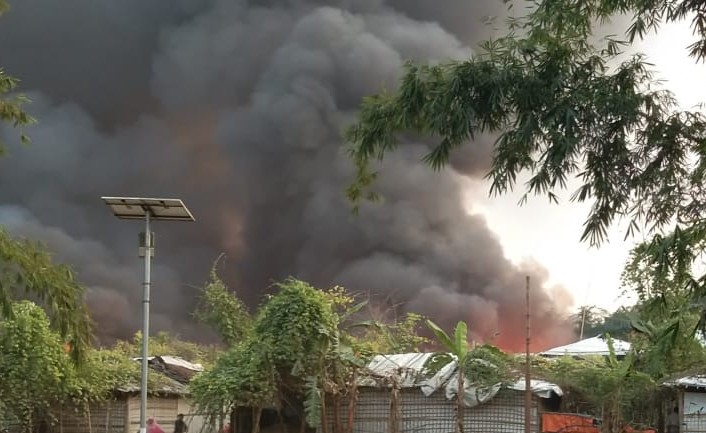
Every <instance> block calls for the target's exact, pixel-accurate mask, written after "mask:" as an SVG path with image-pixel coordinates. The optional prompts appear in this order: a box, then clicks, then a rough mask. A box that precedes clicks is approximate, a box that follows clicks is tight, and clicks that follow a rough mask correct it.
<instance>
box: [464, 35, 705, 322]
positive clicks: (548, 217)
mask: <svg viewBox="0 0 706 433" xmlns="http://www.w3.org/2000/svg"><path fill="white" fill-rule="evenodd" d="M692 39H693V37H692V35H691V30H690V29H689V28H688V26H686V25H684V24H679V23H678V24H670V25H665V26H663V27H662V28H661V29H660V33H659V37H654V36H650V37H648V38H646V39H645V40H644V41H642V42H641V43H639V44H637V47H638V49H639V50H640V51H642V52H643V53H645V54H647V56H648V59H649V60H650V62H651V63H653V64H654V65H655V70H656V71H657V72H658V74H657V77H659V78H661V79H662V80H664V86H665V87H666V88H668V89H669V90H671V91H672V92H673V93H674V94H675V96H676V98H677V99H678V101H679V103H680V104H681V106H682V108H685V109H691V108H693V107H695V106H696V105H698V104H700V103H703V102H706V86H704V77H706V66H704V65H703V64H696V63H695V62H694V61H693V59H691V58H689V57H688V56H687V52H686V49H685V47H686V46H688V45H689V43H690V42H691V40H692ZM575 185H576V184H574V188H573V189H569V192H567V193H565V194H563V196H562V200H561V202H560V204H558V205H556V204H550V203H548V201H547V200H546V199H545V198H543V197H536V198H534V199H531V200H530V201H529V202H528V203H527V204H525V205H523V206H518V201H519V199H520V197H521V196H522V190H521V188H518V189H517V190H516V191H515V192H514V193H513V194H510V195H509V196H506V197H502V198H492V197H488V195H487V194H486V195H485V197H486V198H485V200H482V199H479V197H482V196H483V192H484V191H487V190H488V184H487V183H486V182H479V181H476V182H469V185H468V192H469V197H473V200H472V201H473V205H470V204H469V205H468V206H467V208H468V210H469V212H471V213H478V214H481V215H484V216H485V217H486V218H487V221H488V225H489V226H490V228H491V229H492V230H493V231H495V232H496V233H497V235H498V236H499V238H500V241H501V243H502V245H503V247H504V250H505V254H506V256H507V257H508V258H509V259H510V260H512V261H514V262H517V263H520V262H522V261H524V260H528V259H533V260H535V261H537V262H539V263H541V264H542V265H544V266H545V267H546V268H547V269H548V270H549V276H550V278H549V281H548V284H561V285H563V286H565V287H566V288H567V289H568V290H569V291H570V292H571V294H572V295H573V298H574V304H575V305H576V306H579V305H595V306H598V307H601V308H605V309H607V310H609V311H612V310H615V309H616V308H618V307H620V306H621V305H627V304H630V303H631V302H632V298H631V297H630V296H629V294H623V290H622V289H621V288H620V275H621V272H622V270H623V266H624V264H625V261H626V259H627V257H628V254H629V250H630V248H631V246H632V245H634V243H635V242H636V241H642V240H643V238H642V237H640V238H637V239H635V238H631V239H627V240H626V239H624V237H625V236H624V235H625V228H626V227H625V225H624V224H623V225H622V226H621V225H620V224H618V225H617V226H616V227H613V229H612V230H611V233H610V236H609V238H608V242H607V244H605V245H603V246H601V247H600V248H591V247H589V245H588V244H584V243H580V242H579V238H580V235H581V233H582V230H583V227H582V223H583V221H584V220H585V218H586V216H587V215H588V210H589V205H588V204H587V203H571V202H570V201H569V197H570V196H571V192H572V191H573V190H575ZM470 201H471V200H469V202H470ZM528 226H530V227H531V228H532V229H531V230H527V227H528Z"/></svg>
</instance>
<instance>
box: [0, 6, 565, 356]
mask: <svg viewBox="0 0 706 433" xmlns="http://www.w3.org/2000/svg"><path fill="white" fill-rule="evenodd" d="M432 3H433V7H432ZM12 6H13V9H12V11H11V12H10V13H8V14H7V15H6V16H4V17H3V18H2V19H0V53H2V55H0V64H1V65H2V66H3V67H5V68H6V69H7V70H8V71H9V72H11V73H13V74H15V75H18V76H20V77H22V78H23V88H24V89H25V90H26V91H27V92H28V93H29V95H30V96H31V98H32V99H33V103H32V105H31V106H30V110H31V111H32V113H33V114H34V115H35V116H36V117H37V118H38V119H39V124H38V125H37V126H35V127H32V128H31V129H30V130H29V131H28V133H29V134H30V135H31V137H32V140H33V143H32V144H31V145H30V146H28V147H22V148H20V147H13V148H12V151H11V154H10V156H9V157H7V158H3V159H0V181H1V182H2V184H3V185H4V188H2V189H1V190H0V205H1V206H0V223H2V224H3V225H5V226H6V227H7V228H8V229H9V230H10V231H11V232H12V233H15V234H18V235H24V236H29V237H32V238H36V239H40V240H43V241H44V242H46V243H47V244H48V245H49V246H50V247H51V248H52V249H53V251H55V252H56V254H57V256H58V258H59V259H60V260H62V261H65V262H68V263H70V264H71V265H73V266H74V267H75V268H76V269H77V271H78V273H79V276H80V278H81V280H82V281H83V282H84V283H85V284H86V285H87V286H88V287H89V288H90V293H89V302H90V304H91V307H92V311H93V312H94V316H95V320H96V321H97V322H98V324H99V334H100V335H101V336H102V337H103V338H106V339H108V338H111V337H126V336H129V335H130V334H132V333H133V332H134V331H135V330H136V329H137V327H138V323H139V320H138V316H139V305H140V304H139V301H138V300H139V296H140V295H139V293H140V280H141V274H140V269H141V268H140V262H139V259H138V258H137V247H136V243H137V232H138V231H139V230H140V229H141V226H140V225H139V224H137V223H135V224H128V223H126V222H121V221H118V220H116V219H114V217H112V215H111V214H110V213H109V211H108V209H106V208H105V207H104V206H103V204H102V203H101V202H100V200H99V197H100V196H101V195H146V196H179V197H183V198H184V199H185V201H186V203H187V204H189V206H190V207H191V209H192V211H193V213H194V214H195V215H196V216H197V219H198V221H197V223H192V224H185V223H160V224H158V225H157V226H156V227H155V229H156V232H157V235H156V236H157V238H156V244H157V249H156V261H155V270H154V289H153V299H154V304H153V312H154V313H153V314H154V316H153V317H154V318H153V323H154V327H155V328H156V329H168V330H172V331H175V332H178V333H180V334H181V335H182V336H184V337H191V338H197V337H199V336H200V335H202V332H203V330H201V329H199V328H198V327H197V326H195V325H194V324H193V323H192V320H191V318H190V312H191V310H192V309H193V305H194V300H195V298H196V296H197V295H198V290H197V289H196V288H195V286H198V285H200V284H202V283H203V281H204V279H205V277H206V275H207V271H208V269H209V266H210V265H211V263H212V261H213V260H214V259H215V258H216V257H217V255H218V253H219V252H221V251H224V252H226V254H227V257H228V258H227V262H226V268H225V269H226V271H225V272H226V275H225V277H226V280H227V281H228V283H229V284H230V285H231V286H232V287H234V288H235V289H237V291H238V293H239V294H240V295H241V296H242V297H244V298H245V300H246V301H247V302H248V303H249V304H251V305H256V304H257V302H258V301H259V300H260V299H261V295H262V293H263V292H265V291H267V289H268V285H269V284H270V283H271V282H272V281H274V280H277V279H281V278H283V277H286V276H289V275H293V276H296V277H298V278H301V279H305V280H308V281H310V282H312V283H313V284H316V285H321V286H327V285H332V284H341V285H344V286H346V287H348V288H351V289H354V290H359V291H367V292H371V293H375V294H377V295H378V296H382V297H383V298H386V299H387V300H388V301H389V302H391V303H393V304H399V305H401V306H402V308H403V309H407V310H413V311H418V312H421V313H425V314H427V315H429V316H431V317H433V318H434V319H435V320H437V321H439V322H441V323H442V324H444V325H450V324H453V323H455V322H456V321H457V320H459V319H463V320H468V321H470V323H471V326H472V328H473V331H474V335H475V336H476V337H481V338H488V337H491V336H493V335H496V334H497V333H500V334H499V337H498V340H497V341H499V342H501V344H503V345H504V346H505V347H506V348H510V349H516V348H517V347H518V346H519V345H520V344H521V343H520V342H521V341H522V335H523V332H524V324H523V320H524V319H523V314H524V313H523V311H524V276H525V275H526V274H530V275H532V278H533V283H534V285H535V287H538V286H539V285H542V284H544V282H546V280H547V275H546V272H545V271H543V270H542V269H541V267H539V266H534V265H532V266H528V267H526V268H518V267H517V266H515V265H513V264H511V263H510V262H509V261H508V260H507V259H506V258H505V257H504V255H503V251H502V248H501V246H500V243H499V241H498V239H497V238H496V237H495V236H494V234H493V233H492V232H491V231H490V230H489V229H488V226H487V225H486V223H485V221H484V219H483V218H482V217H480V216H473V215H469V214H468V213H467V212H466V211H465V210H464V204H463V200H462V197H463V191H464V182H465V181H467V180H468V178H469V177H470V178H473V177H477V176H481V175H483V174H484V170H487V167H488V158H489V151H490V144H491V141H490V140H479V141H477V142H475V143H472V144H469V145H467V146H465V147H464V148H463V149H462V150H461V151H460V152H459V153H458V154H457V155H455V156H454V160H453V167H452V168H450V169H448V170H445V171H443V172H441V173H433V172H432V171H431V170H429V169H428V168H426V167H424V166H422V165H421V164H420V163H419V159H420V156H421V155H422V154H423V152H424V150H425V144H424V143H422V142H419V143H408V144H407V145H405V146H404V147H403V149H402V150H401V151H400V152H398V153H396V154H395V155H392V156H391V157H390V158H389V160H388V161H387V162H386V164H385V168H384V175H383V176H382V178H381V179H380V183H379V188H380V190H381V192H382V194H383V196H384V198H385V201H384V203H382V204H366V205H364V206H363V208H362V209H361V212H360V215H359V216H358V217H354V216H353V215H352V214H351V212H350V205H349V204H348V203H347V202H346V200H345V197H344V196H343V189H344V187H345V185H346V184H347V182H349V181H350V176H351V173H352V169H351V164H350V162H349V160H348V159H347V157H346V155H345V151H344V147H343V143H342V140H341V138H340V133H341V131H342V129H343V128H344V127H345V126H346V125H347V124H349V123H350V122H351V121H352V120H353V119H354V116H355V110H356V108H357V106H358V105H359V102H360V100H361V98H362V97H363V96H365V95H367V94H370V93H374V92H376V91H379V90H380V89H382V88H384V87H387V88H393V87H394V86H395V83H396V82H397V80H398V79H399V76H400V71H401V66H402V64H403V62H404V61H405V60H408V59H413V60H425V61H426V60H429V61H443V60H445V59H449V58H459V57H468V56H470V55H471V54H472V51H471V48H470V47H472V46H473V45H474V44H475V43H476V42H477V41H478V40H479V39H480V38H482V37H483V36H487V31H488V28H487V27H485V26H484V25H483V24H481V21H483V20H485V19H486V17H488V16H494V15H497V14H499V13H501V12H502V10H503V5H502V3H501V2H495V1H494V0H484V1H467V0H447V1H445V2H441V3H439V2H429V1H426V0H259V1H255V0H251V1H246V0H202V1H198V0H180V1H177V0H150V1H147V2H145V1H143V0H122V1H119V2H115V1H112V0H90V1H88V0H67V1H63V2H56V1H54V0H21V1H20V0H17V1H15V2H13V3H12ZM15 136H16V131H13V130H11V129H8V128H7V127H5V128H4V129H3V130H2V137H3V138H5V139H6V140H12V137H15ZM533 297H534V299H533V304H534V330H535V336H536V341H537V343H538V345H544V346H546V345H547V344H551V343H558V342H562V341H561V340H562V339H565V338H566V337H567V333H566V330H565V329H566V328H565V327H564V326H563V323H562V319H559V318H557V317H559V316H560V313H562V312H563V308H564V307H565V305H566V303H567V302H566V299H567V296H566V294H565V292H563V291H562V290H561V289H555V290H554V291H552V293H549V291H547V290H545V291H540V290H535V291H534V294H533ZM556 299H564V300H565V301H564V302H563V303H562V302H558V301H556Z"/></svg>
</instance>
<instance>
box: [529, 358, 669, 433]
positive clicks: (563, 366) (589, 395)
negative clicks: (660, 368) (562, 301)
mask: <svg viewBox="0 0 706 433" xmlns="http://www.w3.org/2000/svg"><path fill="white" fill-rule="evenodd" d="M542 367H543V368H541V369H540V368H537V367H534V368H535V373H536V374H540V375H541V376H542V377H543V378H545V379H547V380H550V381H552V382H554V383H557V384H558V385H560V386H561V387H562V388H563V389H564V390H565V391H567V392H568V393H569V394H574V395H577V396H575V397H574V399H577V398H578V399H581V400H582V403H583V406H581V410H588V411H589V412H592V413H593V414H594V415H596V416H599V417H602V418H603V422H604V431H621V430H622V427H623V425H624V424H625V423H626V422H631V421H634V420H635V419H636V418H638V419H639V418H640V416H643V415H644V414H645V413H647V410H649V409H650V408H651V406H650V405H651V404H652V400H653V398H654V396H655V391H656V389H657V383H656V382H655V381H654V380H653V379H652V378H651V377H650V376H649V375H648V374H645V373H644V372H641V371H639V370H638V369H637V368H636V366H635V358H634V355H632V354H631V355H629V356H627V357H625V358H624V359H622V360H618V359H617V358H616V356H615V354H614V351H613V352H612V354H611V355H610V356H609V357H607V358H604V357H595V358H587V359H582V360H576V359H573V358H571V357H569V356H565V357H562V358H560V359H558V360H553V361H552V362H546V363H543V364H542ZM655 409H656V408H652V411H653V412H654V410H655ZM636 415H637V416H636Z"/></svg>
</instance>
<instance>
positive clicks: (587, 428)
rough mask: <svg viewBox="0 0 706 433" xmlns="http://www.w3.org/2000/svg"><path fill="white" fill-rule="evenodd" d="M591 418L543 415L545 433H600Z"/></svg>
mask: <svg viewBox="0 0 706 433" xmlns="http://www.w3.org/2000/svg"><path fill="white" fill-rule="evenodd" d="M600 431H601V430H600V428H599V427H598V426H595V425H593V418H592V417H590V416H583V415H576V414H568V413H544V414H542V432H543V433H600Z"/></svg>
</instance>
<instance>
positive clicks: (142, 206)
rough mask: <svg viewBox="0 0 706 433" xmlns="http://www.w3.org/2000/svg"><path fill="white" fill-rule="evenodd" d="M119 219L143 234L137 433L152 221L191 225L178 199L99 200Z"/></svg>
mask: <svg viewBox="0 0 706 433" xmlns="http://www.w3.org/2000/svg"><path fill="white" fill-rule="evenodd" d="M101 199H102V200H103V201H104V202H105V204H107V205H108V206H109V207H110V209H111V210H112V211H113V214H115V216H117V217H118V218H120V219H132V220H144V221H145V233H144V236H141V238H142V239H140V249H139V251H140V254H139V255H140V257H144V258H145V280H144V283H143V285H142V359H141V361H142V377H141V384H140V433H145V432H146V430H147V374H148V353H149V351H148V349H149V346H148V344H149V336H150V285H151V271H152V257H153V256H154V237H153V233H152V232H151V229H150V223H151V222H152V220H170V221H194V217H193V215H191V212H189V209H188V208H187V207H186V206H185V205H184V203H183V202H182V201H181V200H179V199H162V198H141V197H101Z"/></svg>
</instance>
